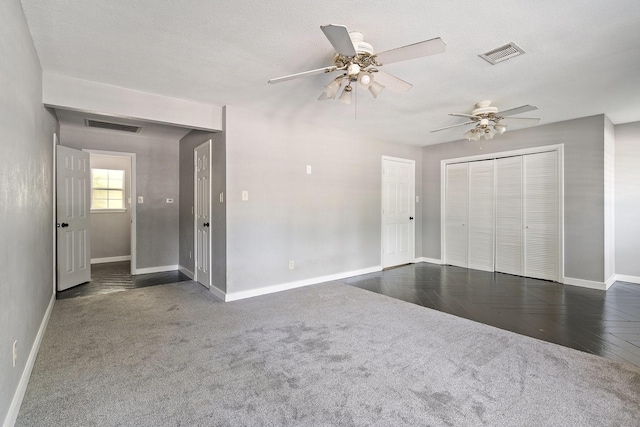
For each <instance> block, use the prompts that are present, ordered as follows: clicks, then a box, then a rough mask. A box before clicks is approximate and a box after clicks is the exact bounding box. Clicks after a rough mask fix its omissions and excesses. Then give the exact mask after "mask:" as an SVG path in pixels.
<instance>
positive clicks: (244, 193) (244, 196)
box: [242, 190, 249, 202]
mask: <svg viewBox="0 0 640 427" xmlns="http://www.w3.org/2000/svg"><path fill="white" fill-rule="evenodd" d="M247 200H249V192H248V191H247V190H242V201H243V202H246V201H247Z"/></svg>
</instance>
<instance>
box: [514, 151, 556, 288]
mask: <svg viewBox="0 0 640 427" xmlns="http://www.w3.org/2000/svg"><path fill="white" fill-rule="evenodd" d="M522 161H523V163H522V164H523V170H524V203H523V206H524V275H525V276H527V277H535V278H537V279H547V280H556V281H557V280H558V278H559V277H558V276H559V274H558V239H559V235H558V210H559V209H558V161H557V154H556V153H555V152H546V153H537V154H528V155H526V156H524V157H523V159H522Z"/></svg>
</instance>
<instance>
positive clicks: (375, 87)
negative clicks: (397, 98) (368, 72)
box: [369, 81, 384, 98]
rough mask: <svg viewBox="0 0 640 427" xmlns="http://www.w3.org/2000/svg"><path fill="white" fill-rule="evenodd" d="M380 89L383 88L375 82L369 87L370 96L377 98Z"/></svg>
mask: <svg viewBox="0 0 640 427" xmlns="http://www.w3.org/2000/svg"><path fill="white" fill-rule="evenodd" d="M382 89H384V86H382V85H381V84H380V83H378V82H375V81H374V82H373V83H371V85H370V86H369V92H371V95H373V97H374V98H377V97H378V95H380V92H382Z"/></svg>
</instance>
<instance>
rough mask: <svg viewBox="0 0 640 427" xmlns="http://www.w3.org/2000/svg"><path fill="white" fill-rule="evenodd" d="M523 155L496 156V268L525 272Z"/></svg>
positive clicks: (511, 272) (512, 272)
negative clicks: (497, 157) (499, 157)
mask: <svg viewBox="0 0 640 427" xmlns="http://www.w3.org/2000/svg"><path fill="white" fill-rule="evenodd" d="M522 192H523V188H522V156H515V157H503V158H501V159H496V271H498V272H500V273H507V274H514V275H518V276H522V275H524V251H523V232H522V230H523V212H522V203H523V201H522V196H523V195H522Z"/></svg>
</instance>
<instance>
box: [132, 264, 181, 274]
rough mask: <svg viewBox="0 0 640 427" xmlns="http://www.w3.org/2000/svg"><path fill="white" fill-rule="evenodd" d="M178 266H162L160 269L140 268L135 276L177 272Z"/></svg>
mask: <svg viewBox="0 0 640 427" xmlns="http://www.w3.org/2000/svg"><path fill="white" fill-rule="evenodd" d="M177 269H178V265H162V266H158V267H145V268H138V269H136V272H135V273H134V274H149V273H163V272H165V271H175V270H177Z"/></svg>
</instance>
